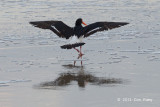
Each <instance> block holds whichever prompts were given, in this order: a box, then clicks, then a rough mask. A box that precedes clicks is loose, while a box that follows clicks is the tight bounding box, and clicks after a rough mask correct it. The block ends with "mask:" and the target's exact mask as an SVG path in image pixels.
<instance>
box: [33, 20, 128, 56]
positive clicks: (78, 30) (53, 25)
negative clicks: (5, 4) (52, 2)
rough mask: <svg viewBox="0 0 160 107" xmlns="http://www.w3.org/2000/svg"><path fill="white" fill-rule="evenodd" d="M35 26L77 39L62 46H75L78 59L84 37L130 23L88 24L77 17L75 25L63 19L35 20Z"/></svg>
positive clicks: (64, 36) (60, 35)
mask: <svg viewBox="0 0 160 107" xmlns="http://www.w3.org/2000/svg"><path fill="white" fill-rule="evenodd" d="M30 24H32V25H33V26H35V27H39V28H42V29H49V30H51V31H53V32H54V33H55V34H56V35H57V36H59V37H61V38H66V39H70V38H72V40H73V39H75V38H77V39H75V40H76V41H75V43H73V42H72V43H71V44H67V45H63V46H61V48H62V49H72V48H74V49H75V50H76V51H78V53H79V57H78V59H79V58H80V57H81V58H82V55H83V54H82V52H81V49H82V45H84V44H85V43H84V42H82V39H83V38H85V37H88V36H90V35H92V34H94V33H96V32H99V31H104V30H109V29H113V28H118V27H121V26H124V25H127V24H129V23H127V22H95V23H92V24H90V25H87V24H85V23H84V22H83V20H82V19H81V18H79V19H77V20H76V22H75V27H69V26H68V25H66V24H65V23H63V22H62V21H53V20H51V21H35V22H30ZM82 24H84V25H85V27H83V26H82ZM79 46H80V50H78V49H76V48H75V47H79Z"/></svg>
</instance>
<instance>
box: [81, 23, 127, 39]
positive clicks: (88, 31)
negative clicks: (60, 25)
mask: <svg viewBox="0 0 160 107" xmlns="http://www.w3.org/2000/svg"><path fill="white" fill-rule="evenodd" d="M127 24H129V23H127V22H96V23H93V24H90V25H87V26H86V27H84V37H88V36H90V35H92V34H94V33H96V32H100V31H104V30H109V29H114V28H118V27H121V26H124V25H127Z"/></svg>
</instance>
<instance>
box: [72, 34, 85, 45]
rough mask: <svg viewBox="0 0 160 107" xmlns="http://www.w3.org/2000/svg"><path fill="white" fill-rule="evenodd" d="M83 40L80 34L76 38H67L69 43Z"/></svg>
mask: <svg viewBox="0 0 160 107" xmlns="http://www.w3.org/2000/svg"><path fill="white" fill-rule="evenodd" d="M82 40H83V36H81V37H80V38H78V37H77V36H72V37H70V38H69V43H70V44H74V43H80V42H82Z"/></svg>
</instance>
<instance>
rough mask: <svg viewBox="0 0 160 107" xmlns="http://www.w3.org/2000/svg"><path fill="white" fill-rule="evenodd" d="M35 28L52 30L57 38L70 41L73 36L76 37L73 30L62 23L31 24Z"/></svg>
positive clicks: (38, 22)
mask: <svg viewBox="0 0 160 107" xmlns="http://www.w3.org/2000/svg"><path fill="white" fill-rule="evenodd" d="M30 24H32V25H33V26H35V27H39V28H42V29H50V30H51V31H53V32H54V33H55V34H56V35H57V36H59V37H62V38H66V39H69V37H71V36H72V35H74V30H73V28H71V27H69V26H67V25H66V24H65V23H63V22H62V21H35V22H30Z"/></svg>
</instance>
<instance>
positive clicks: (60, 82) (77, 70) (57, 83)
mask: <svg viewBox="0 0 160 107" xmlns="http://www.w3.org/2000/svg"><path fill="white" fill-rule="evenodd" d="M63 66H64V67H65V68H66V69H72V70H74V71H68V72H67V73H61V74H59V76H58V77H57V78H56V79H55V80H53V81H49V82H43V83H41V84H39V85H38V88H40V89H59V88H61V87H66V86H70V85H73V84H72V83H73V81H74V82H77V85H78V86H79V87H81V88H85V86H86V85H87V84H90V85H97V86H104V85H112V86H114V85H116V84H123V83H125V80H123V79H120V78H111V77H110V78H107V77H96V76H94V75H93V74H92V73H89V72H86V71H85V70H84V67H83V66H74V65H71V64H69V65H63Z"/></svg>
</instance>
